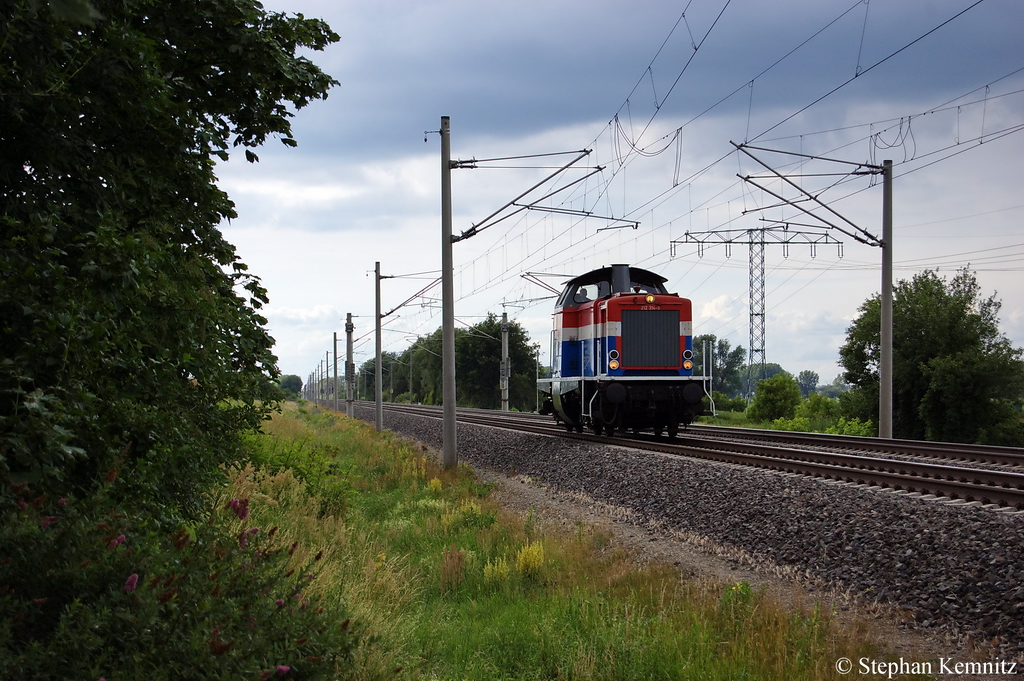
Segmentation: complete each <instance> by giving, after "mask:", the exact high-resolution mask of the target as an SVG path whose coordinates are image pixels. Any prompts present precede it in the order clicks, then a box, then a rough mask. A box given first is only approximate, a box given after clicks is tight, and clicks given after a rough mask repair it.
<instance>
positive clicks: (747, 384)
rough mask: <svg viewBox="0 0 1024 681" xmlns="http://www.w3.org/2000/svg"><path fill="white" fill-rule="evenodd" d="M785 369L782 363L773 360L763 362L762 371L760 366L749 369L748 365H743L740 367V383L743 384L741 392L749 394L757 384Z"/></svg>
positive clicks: (755, 388)
mask: <svg viewBox="0 0 1024 681" xmlns="http://www.w3.org/2000/svg"><path fill="white" fill-rule="evenodd" d="M784 371H785V369H783V368H782V365H780V364H776V363H775V362H765V365H764V372H763V373H762V371H761V367H759V366H758V367H754V369H753V370H751V368H750V366H743V367H742V368H741V369H740V383H741V385H742V386H743V388H742V392H743V394H744V395H745V396H746V395H749V394H750V392H753V391H756V390H757V384H758V382H759V381H762V380H764V379H766V378H771V377H773V376H775V375H776V374H781V373H782V372H784Z"/></svg>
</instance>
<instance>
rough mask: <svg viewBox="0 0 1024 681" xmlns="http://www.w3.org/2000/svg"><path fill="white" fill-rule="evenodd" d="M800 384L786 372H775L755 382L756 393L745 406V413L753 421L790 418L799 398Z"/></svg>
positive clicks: (794, 412) (798, 402)
mask: <svg viewBox="0 0 1024 681" xmlns="http://www.w3.org/2000/svg"><path fill="white" fill-rule="evenodd" d="M801 399H802V398H801V395H800V386H799V385H797V383H796V381H795V380H793V377H792V376H790V375H789V374H788V373H786V372H782V373H779V374H775V375H774V376H772V377H771V378H766V379H763V380H761V381H758V382H757V394H756V395H755V396H754V401H753V402H751V403H750V407H748V408H747V415H748V416H749V417H750V418H751V419H753V420H755V421H773V420H775V419H777V418H787V419H791V418H793V416H794V415H795V414H796V407H797V405H798V404H800V400H801Z"/></svg>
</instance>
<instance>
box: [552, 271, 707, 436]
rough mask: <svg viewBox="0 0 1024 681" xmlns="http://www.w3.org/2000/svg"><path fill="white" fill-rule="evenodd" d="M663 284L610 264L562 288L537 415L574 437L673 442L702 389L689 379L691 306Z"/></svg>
mask: <svg viewBox="0 0 1024 681" xmlns="http://www.w3.org/2000/svg"><path fill="white" fill-rule="evenodd" d="M666 281H667V279H665V278H664V277H662V276H661V275H658V274H655V273H653V272H649V271H647V270H643V269H640V268H638V267H630V266H629V265H612V266H611V267H604V268H601V269H598V270H594V271H592V272H588V273H587V274H584V275H581V276H579V277H576V278H575V279H572V280H571V281H569V282H568V283H567V284H566V285H565V288H564V289H563V291H562V293H561V295H560V296H559V297H558V302H557V303H555V312H554V315H553V317H554V329H553V330H552V332H551V377H550V378H548V379H543V380H541V381H540V382H539V383H540V389H541V391H542V392H543V393H544V394H545V397H546V399H545V401H544V405H543V407H542V408H541V413H542V414H554V415H555V419H556V420H557V421H560V422H562V423H563V424H564V425H565V427H566V428H567V429H569V430H573V429H575V430H577V431H578V432H582V431H583V429H584V428H591V429H592V430H593V431H594V432H595V433H596V434H598V435H600V434H602V433H607V434H609V435H612V434H614V433H615V432H616V431H619V432H626V431H632V432H634V433H636V432H638V431H641V430H652V431H654V433H655V434H656V435H660V434H661V433H662V432H666V431H667V432H668V434H669V437H675V435H676V434H677V433H678V432H679V426H680V425H682V426H683V427H685V426H686V425H688V424H689V423H690V422H692V421H693V419H694V417H695V416H697V415H698V414H700V413H701V411H702V410H703V406H702V403H701V398H702V397H703V396H704V395H705V393H706V390H707V382H706V379H705V378H704V377H703V376H694V375H693V367H694V363H693V347H692V345H693V314H692V308H691V304H690V301H689V299H687V298H681V297H679V296H678V295H676V294H674V293H669V292H668V290H667V289H666V288H665V282H666Z"/></svg>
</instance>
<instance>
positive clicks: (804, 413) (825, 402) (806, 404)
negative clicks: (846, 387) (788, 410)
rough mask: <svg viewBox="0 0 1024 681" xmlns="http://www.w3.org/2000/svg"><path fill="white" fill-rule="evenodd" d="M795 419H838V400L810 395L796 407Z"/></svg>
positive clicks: (814, 394)
mask: <svg viewBox="0 0 1024 681" xmlns="http://www.w3.org/2000/svg"><path fill="white" fill-rule="evenodd" d="M795 414H796V416H797V417H800V418H805V419H808V420H812V421H814V420H829V421H834V420H835V419H837V418H839V400H836V399H831V398H829V397H825V396H824V395H819V394H818V393H811V394H810V395H808V396H807V399H806V400H804V401H803V402H801V403H800V404H799V405H797V408H796V412H795Z"/></svg>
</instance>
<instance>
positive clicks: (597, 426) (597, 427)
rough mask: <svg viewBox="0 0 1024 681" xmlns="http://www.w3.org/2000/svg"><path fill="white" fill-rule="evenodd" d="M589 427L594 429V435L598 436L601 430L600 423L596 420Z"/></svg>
mask: <svg viewBox="0 0 1024 681" xmlns="http://www.w3.org/2000/svg"><path fill="white" fill-rule="evenodd" d="M591 427H592V428H593V429H594V435H600V434H601V431H602V430H603V429H602V428H601V422H600V421H598V420H597V419H595V420H594V422H593V423H592V424H591Z"/></svg>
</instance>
